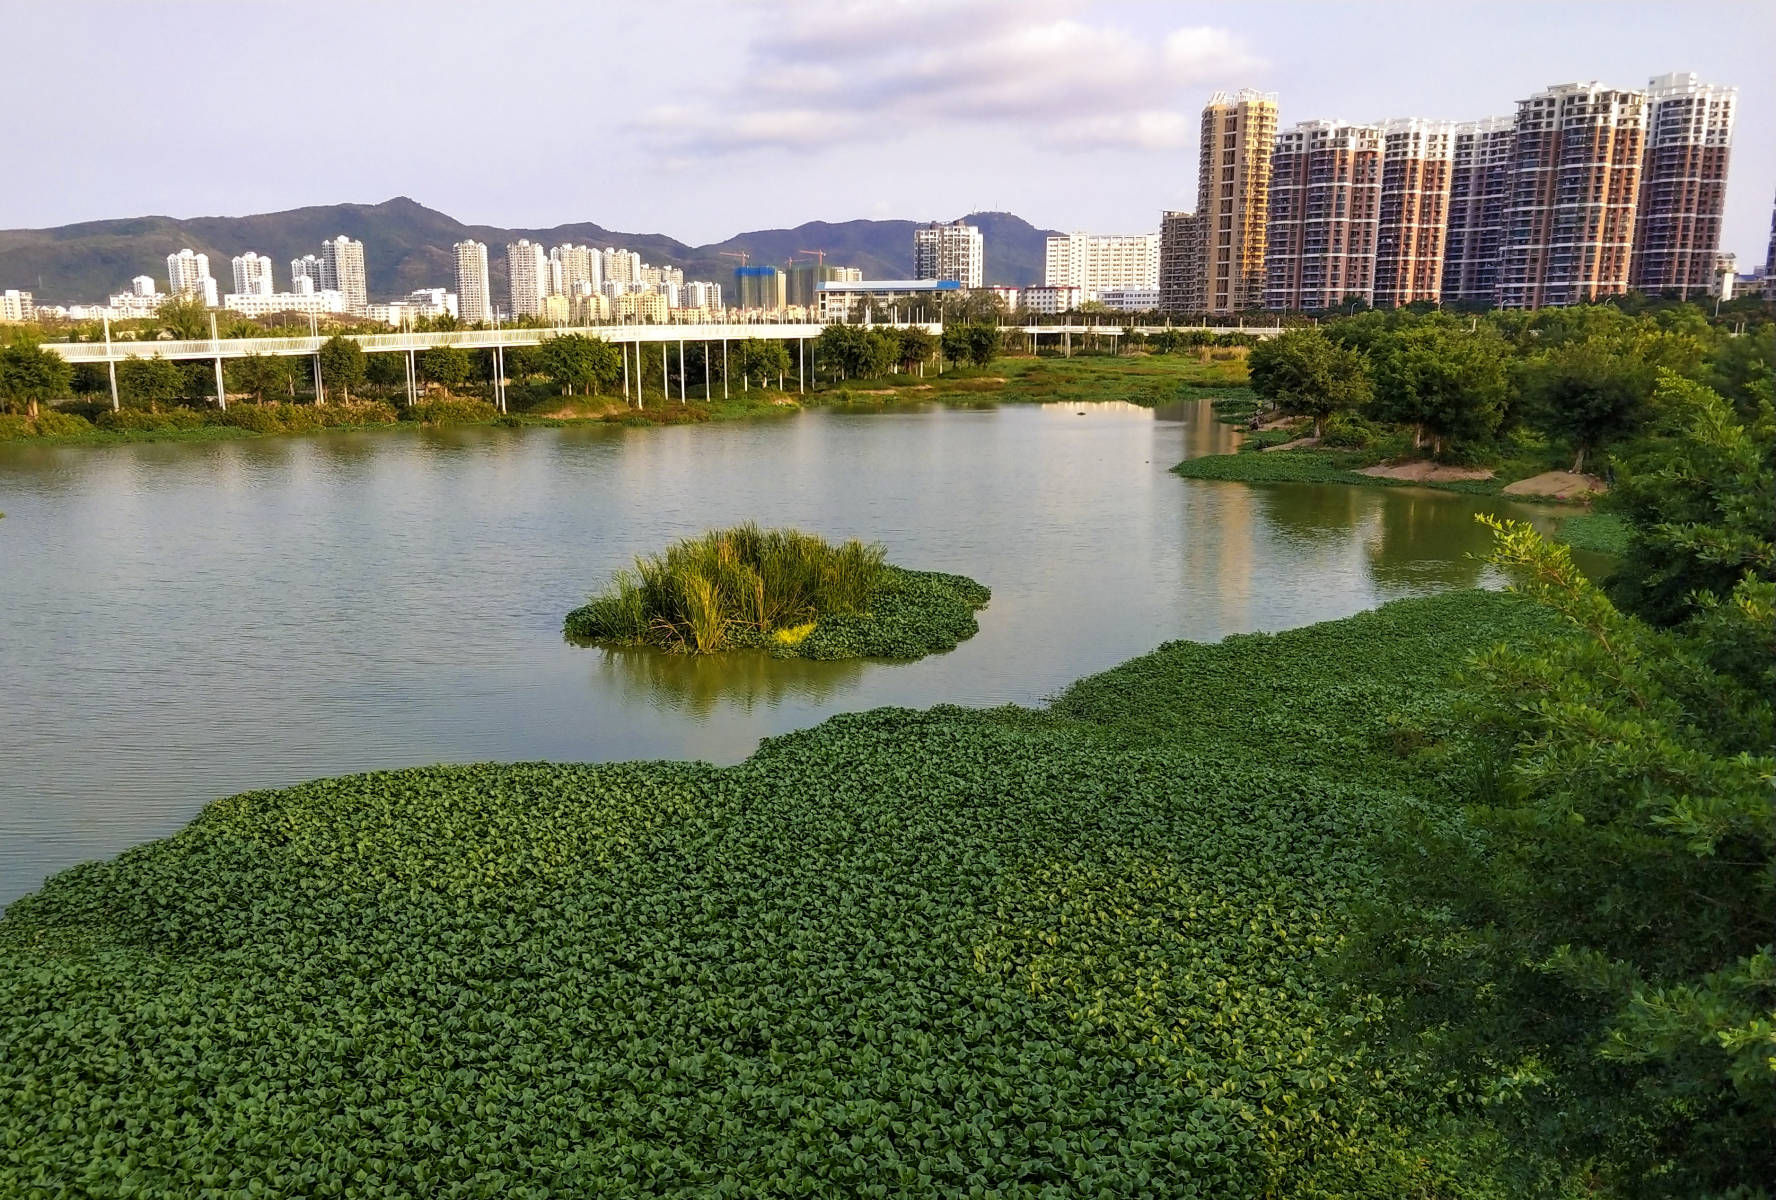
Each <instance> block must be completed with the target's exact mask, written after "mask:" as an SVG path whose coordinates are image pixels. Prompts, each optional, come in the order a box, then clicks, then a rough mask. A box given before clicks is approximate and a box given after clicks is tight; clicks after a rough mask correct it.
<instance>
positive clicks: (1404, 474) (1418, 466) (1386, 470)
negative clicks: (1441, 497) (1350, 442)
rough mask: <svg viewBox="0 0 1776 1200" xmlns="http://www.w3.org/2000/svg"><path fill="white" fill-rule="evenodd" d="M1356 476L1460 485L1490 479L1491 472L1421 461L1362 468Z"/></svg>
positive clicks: (1485, 469)
mask: <svg viewBox="0 0 1776 1200" xmlns="http://www.w3.org/2000/svg"><path fill="white" fill-rule="evenodd" d="M1357 474H1359V475H1373V476H1375V477H1376V478H1378V479H1409V480H1411V481H1412V482H1414V483H1460V482H1465V481H1469V480H1475V479H1491V478H1492V471H1491V470H1490V469H1488V468H1486V467H1449V466H1445V465H1443V464H1442V463H1434V462H1429V461H1426V460H1423V459H1421V460H1419V461H1418V462H1409V463H1397V464H1395V465H1394V466H1391V467H1364V468H1362V469H1361V470H1359V471H1358V472H1357Z"/></svg>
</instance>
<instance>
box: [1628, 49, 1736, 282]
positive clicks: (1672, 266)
mask: <svg viewBox="0 0 1776 1200" xmlns="http://www.w3.org/2000/svg"><path fill="white" fill-rule="evenodd" d="M1738 99H1739V89H1738V88H1730V87H1718V86H1716V85H1714V84H1708V83H1703V82H1702V81H1701V80H1699V79H1697V78H1696V77H1695V76H1694V75H1690V74H1673V75H1657V76H1654V77H1653V79H1652V80H1651V81H1650V82H1649V83H1648V84H1647V111H1646V130H1647V132H1646V154H1645V156H1644V158H1643V160H1642V164H1641V173H1640V198H1639V201H1638V204H1637V210H1636V214H1635V226H1634V260H1633V263H1632V266H1631V269H1630V273H1629V275H1630V277H1629V283H1630V285H1631V286H1632V287H1633V288H1634V289H1635V290H1636V291H1641V292H1668V291H1670V292H1676V293H1677V294H1678V295H1679V296H1685V297H1688V296H1692V295H1697V294H1705V293H1706V292H1707V291H1708V289H1709V288H1710V286H1712V284H1713V282H1714V260H1715V256H1716V255H1717V254H1718V253H1719V252H1720V232H1721V210H1722V209H1723V208H1725V207H1726V196H1727V157H1728V153H1729V151H1730V150H1731V147H1732V142H1733V110H1734V108H1735V106H1736V105H1737V103H1738Z"/></svg>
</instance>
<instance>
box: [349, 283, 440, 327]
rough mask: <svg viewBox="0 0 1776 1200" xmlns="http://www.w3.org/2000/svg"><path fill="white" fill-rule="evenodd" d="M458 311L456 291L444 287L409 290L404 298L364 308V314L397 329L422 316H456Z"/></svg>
mask: <svg viewBox="0 0 1776 1200" xmlns="http://www.w3.org/2000/svg"><path fill="white" fill-rule="evenodd" d="M457 313H458V306H457V299H456V293H455V292H447V291H445V290H444V289H443V288H420V289H419V290H417V291H412V292H408V293H407V295H406V297H405V298H404V299H401V300H395V301H392V302H391V303H388V304H372V305H370V306H369V307H368V308H366V309H365V310H364V315H365V316H367V317H369V318H370V319H371V320H372V321H381V322H383V323H385V324H387V325H389V326H392V327H393V328H395V329H400V328H402V327H403V326H407V325H411V324H413V323H414V322H415V321H418V320H419V319H420V318H422V317H425V318H428V319H429V318H432V317H444V316H450V317H454V316H456V315H457Z"/></svg>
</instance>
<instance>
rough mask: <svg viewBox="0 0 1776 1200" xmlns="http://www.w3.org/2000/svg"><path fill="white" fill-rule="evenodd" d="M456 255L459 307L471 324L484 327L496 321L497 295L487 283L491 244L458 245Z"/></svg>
mask: <svg viewBox="0 0 1776 1200" xmlns="http://www.w3.org/2000/svg"><path fill="white" fill-rule="evenodd" d="M452 250H454V251H455V253H456V307H457V312H458V313H459V314H460V315H461V317H462V319H463V321H464V322H465V323H467V324H469V325H484V324H486V323H487V322H489V321H491V320H493V292H492V289H491V288H490V287H489V286H488V282H487V245H486V243H485V242H475V241H469V242H458V243H456V245H455V246H453V247H452Z"/></svg>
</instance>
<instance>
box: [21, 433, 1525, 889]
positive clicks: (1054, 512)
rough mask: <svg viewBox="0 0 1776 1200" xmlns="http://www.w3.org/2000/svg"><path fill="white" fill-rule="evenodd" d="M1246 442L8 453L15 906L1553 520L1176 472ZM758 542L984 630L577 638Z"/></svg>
mask: <svg viewBox="0 0 1776 1200" xmlns="http://www.w3.org/2000/svg"><path fill="white" fill-rule="evenodd" d="M1236 436H1237V435H1235V434H1234V433H1233V432H1232V431H1231V430H1229V429H1228V428H1227V427H1225V426H1223V425H1219V424H1217V423H1216V422H1214V421H1213V420H1212V418H1211V416H1210V414H1209V411H1208V408H1207V403H1206V402H1200V403H1196V402H1193V403H1188V404H1180V405H1176V406H1172V407H1169V408H1166V409H1162V410H1160V411H1159V412H1157V413H1156V412H1153V411H1150V410H1146V409H1141V408H1136V407H1133V406H1124V405H1114V404H1106V405H1093V406H1091V407H1089V408H1086V409H1084V410H1083V411H1082V410H1081V409H1080V408H1078V407H1076V406H1074V405H1051V406H1030V405H1008V406H1005V407H1000V408H993V407H982V408H939V407H933V408H929V409H924V410H917V411H904V410H903V411H891V412H881V413H870V414H861V415H859V414H846V413H840V412H832V411H811V412H805V413H800V414H798V415H795V416H791V417H784V418H779V419H772V420H762V421H753V422H736V423H728V424H716V425H704V426H687V427H678V428H662V429H622V428H612V427H599V428H572V429H501V428H472V429H459V430H441V431H417V430H401V431H377V432H367V433H334V434H324V435H316V436H309V437H278V438H258V439H247V440H240V441H220V442H199V443H193V442H165V443H143V444H134V445H118V446H106V447H98V448H94V447H65V448H54V447H29V446H16V445H15V446H7V447H0V511H4V512H5V514H6V517H5V519H4V520H0V611H4V613H5V618H4V620H3V621H0V704H3V705H4V712H5V719H4V721H3V722H0V768H3V769H0V904H3V903H5V902H6V901H8V900H11V899H13V898H15V897H17V896H19V895H21V894H23V893H25V892H28V891H30V890H32V889H34V888H35V887H36V886H37V885H38V883H39V882H41V880H42V879H43V878H44V877H45V876H46V875H48V874H51V873H53V872H55V871H59V870H61V869H63V868H65V867H67V866H69V865H72V864H73V863H76V862H79V861H82V860H85V859H90V858H99V857H109V856H111V855H114V854H116V853H117V852H118V851H120V850H122V849H124V848H126V847H128V846H130V845H133V844H135V843H138V842H141V841H144V840H146V839H149V838H153V837H159V836H163V835H165V834H168V833H171V832H173V831H174V830H176V829H178V828H179V827H180V826H181V825H183V824H185V823H186V822H187V821H188V820H190V819H191V817H192V816H193V815H195V813H196V812H197V811H198V809H199V808H201V807H202V805H203V804H205V803H206V802H207V801H209V800H211V799H214V798H215V797H218V796H223V795H228V794H232V793H234V792H239V791H244V790H247V789H251V788H260V787H272V786H279V785H285V784H291V783H296V782H299V781H301V780H305V779H311V778H314V777H317V776H322V775H333V774H340V773H344V772H350V771H361V770H368V769H372V768H381V767H397V766H409V765H414V764H419V763H432V762H469V761H477V760H489V759H492V760H505V761H520V760H530V759H555V760H619V759H633V758H696V759H708V760H713V761H717V762H732V761H735V760H737V759H740V758H743V757H744V756H745V755H747V754H748V753H749V752H751V750H752V749H753V747H754V746H755V745H756V744H757V742H758V740H759V738H760V737H763V736H768V735H771V734H776V733H780V732H783V731H786V730H790V729H795V728H800V727H804V726H807V725H811V724H814V723H816V722H818V721H819V720H821V719H822V718H823V717H824V716H826V715H828V714H830V713H833V712H837V711H844V710H852V709H860V708H870V707H875V706H878V705H888V704H894V705H913V706H920V707H923V706H927V705H930V704H934V703H939V702H951V703H957V704H967V705H991V704H1002V703H1006V702H1016V703H1021V704H1033V703H1039V702H1041V701H1042V700H1043V699H1044V698H1046V697H1048V696H1050V695H1052V694H1054V693H1055V692H1057V691H1059V690H1060V689H1061V688H1062V687H1064V686H1065V685H1066V684H1067V683H1069V682H1071V681H1072V680H1074V679H1076V678H1078V677H1079V676H1081V675H1084V674H1087V673H1090V672H1093V671H1099V670H1102V669H1104V668H1106V667H1109V666H1112V665H1114V664H1116V663H1118V662H1121V661H1122V660H1124V659H1127V658H1129V657H1131V656H1133V655H1136V654H1139V653H1142V652H1143V651H1146V650H1149V649H1151V648H1152V647H1154V646H1155V645H1157V644H1159V643H1160V642H1163V641H1166V640H1169V639H1172V638H1195V639H1217V638H1220V637H1223V636H1225V635H1227V634H1229V633H1236V632H1242V631H1247V630H1257V629H1283V628H1287V627H1290V626H1295V625H1302V624H1306V623H1309V622H1313V621H1319V620H1325V619H1327V618H1332V617H1340V616H1345V615H1348V614H1350V613H1352V612H1356V611H1358V610H1360V609H1364V608H1369V607H1373V606H1374V605H1376V604H1379V603H1381V602H1383V601H1386V600H1389V599H1393V598H1395V597H1400V596H1408V595H1417V594H1422V593H1425V592H1430V591H1434V590H1437V589H1442V588H1450V587H1465V586H1470V585H1473V584H1475V583H1481V582H1486V581H1487V578H1488V577H1487V575H1486V570H1487V569H1486V568H1484V567H1482V566H1481V565H1480V564H1479V563H1478V562H1477V561H1476V560H1475V559H1474V557H1473V556H1474V555H1477V554H1481V553H1484V551H1485V549H1486V545H1487V537H1486V535H1485V531H1484V530H1482V529H1480V528H1478V527H1477V526H1476V525H1475V524H1474V522H1473V520H1472V513H1473V512H1474V511H1475V510H1476V508H1477V507H1478V508H1484V509H1488V510H1491V511H1499V512H1507V513H1511V514H1513V515H1533V516H1538V517H1539V516H1542V515H1543V513H1544V511H1545V510H1540V509H1537V508H1534V507H1533V506H1523V505H1512V504H1509V503H1505V502H1494V501H1477V500H1476V499H1475V498H1471V497H1463V496H1457V495H1451V494H1447V493H1440V492H1433V491H1427V490H1418V489H1407V488H1379V487H1374V488H1371V487H1341V486H1317V485H1276V486H1267V487H1252V486H1248V485H1244V484H1237V483H1217V482H1206V481H1194V480H1183V479H1179V478H1178V477H1177V476H1175V475H1172V474H1170V473H1168V471H1167V468H1169V467H1170V466H1172V465H1173V464H1174V463H1176V462H1177V461H1178V460H1179V459H1180V458H1183V457H1186V456H1189V455H1195V454H1206V453H1217V452H1222V451H1225V450H1228V449H1231V448H1232V446H1233V444H1234V439H1235V437H1236ZM742 520H756V521H759V522H761V523H764V524H788V525H797V526H800V527H802V528H805V529H810V530H815V531H818V532H820V533H822V534H825V535H827V536H829V537H839V538H843V537H862V538H867V539H873V540H877V541H880V542H882V543H884V544H885V545H886V546H887V548H888V553H889V558H890V560H891V561H893V562H895V563H899V564H901V565H905V566H909V567H917V568H926V569H935V570H945V571H957V572H961V573H963V574H966V575H970V576H973V577H974V578H976V579H979V580H980V581H981V582H983V583H985V584H987V585H988V586H989V587H991V588H992V589H993V601H992V605H991V606H990V607H989V608H988V609H987V610H985V611H984V612H983V613H982V614H981V633H980V635H979V636H978V637H976V638H974V639H973V640H971V641H969V642H966V643H964V644H963V645H962V646H961V647H960V648H958V649H957V650H956V651H954V652H953V653H951V654H947V655H941V656H937V657H933V658H929V659H926V660H924V661H921V662H918V663H914V664H910V665H896V664H887V663H830V664H823V663H806V662H801V661H795V660H791V661H787V662H785V661H778V660H773V659H769V658H766V657H764V656H759V655H745V656H735V657H733V658H728V659H691V658H674V657H669V656H664V655H660V654H656V653H652V652H637V651H621V652H607V651H602V650H598V649H587V648H582V647H576V646H572V645H569V644H567V643H566V642H564V641H563V639H562V636H561V618H562V616H563V614H564V613H565V612H566V611H567V610H568V609H569V608H572V607H573V606H574V605H576V604H578V603H580V602H581V601H583V600H584V598H585V596H586V594H587V593H588V592H589V591H591V590H593V589H595V588H596V587H598V586H599V585H600V584H601V583H602V581H603V580H605V579H606V578H607V577H608V576H609V574H610V573H611V571H613V570H614V569H616V568H618V567H620V566H623V565H625V564H627V563H628V562H629V560H630V559H631V558H632V557H633V556H634V555H636V554H638V553H643V552H648V551H653V550H656V549H658V548H660V547H661V546H663V545H664V544H665V543H667V542H669V541H671V540H672V539H674V538H677V537H681V536H683V535H686V534H691V533H696V532H700V531H702V530H704V529H706V528H708V527H710V526H716V525H724V524H729V523H733V522H737V521H742Z"/></svg>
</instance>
